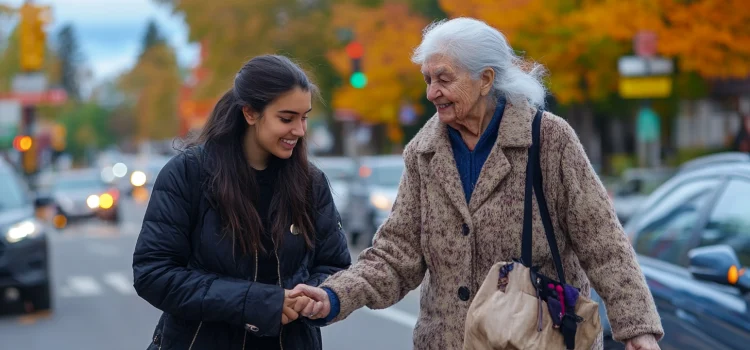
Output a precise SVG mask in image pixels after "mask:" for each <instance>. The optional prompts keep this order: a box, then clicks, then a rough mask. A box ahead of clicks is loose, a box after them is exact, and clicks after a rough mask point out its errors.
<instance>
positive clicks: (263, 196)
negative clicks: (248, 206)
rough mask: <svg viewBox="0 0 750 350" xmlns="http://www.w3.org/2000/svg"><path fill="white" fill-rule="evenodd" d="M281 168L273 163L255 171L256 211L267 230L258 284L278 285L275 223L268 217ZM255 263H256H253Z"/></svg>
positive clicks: (264, 237) (263, 237)
mask: <svg viewBox="0 0 750 350" xmlns="http://www.w3.org/2000/svg"><path fill="white" fill-rule="evenodd" d="M278 169H279V166H278V164H277V162H275V161H271V162H270V163H269V165H268V167H266V168H265V169H263V170H254V171H253V172H254V174H255V179H256V181H257V182H258V188H259V190H260V191H259V196H258V203H257V206H256V208H255V210H257V211H258V215H259V216H260V218H261V220H262V224H263V227H264V228H265V229H264V231H263V233H262V234H261V244H262V245H263V249H265V251H266V252H265V254H264V253H262V252H258V267H259V268H258V282H260V283H266V284H278V283H279V279H278V277H279V272H278V260H276V254H275V249H276V248H275V245H274V242H273V237H272V233H271V226H272V225H273V222H272V221H271V218H269V217H268V212H269V210H270V207H271V200H272V198H273V196H274V192H275V191H274V187H275V184H276V176H277V175H278V172H279V171H278ZM253 263H254V262H253Z"/></svg>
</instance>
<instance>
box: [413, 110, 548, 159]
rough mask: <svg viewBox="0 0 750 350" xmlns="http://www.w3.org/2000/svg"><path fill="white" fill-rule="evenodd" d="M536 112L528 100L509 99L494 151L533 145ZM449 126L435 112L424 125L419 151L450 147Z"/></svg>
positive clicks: (424, 151)
mask: <svg viewBox="0 0 750 350" xmlns="http://www.w3.org/2000/svg"><path fill="white" fill-rule="evenodd" d="M535 113H536V109H534V108H533V107H531V106H530V105H529V103H528V102H526V101H523V102H521V103H518V102H514V103H511V102H510V101H508V102H507V103H506V104H505V110H504V111H503V118H502V120H501V121H500V127H499V129H498V135H497V142H496V143H495V146H494V147H493V151H494V148H496V147H500V148H506V147H524V148H528V147H531V122H532V120H533V119H534V114H535ZM447 128H448V126H447V125H446V124H444V123H442V122H441V121H440V120H439V119H438V115H437V113H435V115H434V116H433V117H432V118H430V120H429V121H428V122H427V123H426V124H425V126H424V136H423V138H422V140H420V142H419V145H418V146H417V152H419V153H429V152H437V151H438V150H440V149H442V148H443V147H445V146H447V147H448V149H450V140H449V139H448V129H447Z"/></svg>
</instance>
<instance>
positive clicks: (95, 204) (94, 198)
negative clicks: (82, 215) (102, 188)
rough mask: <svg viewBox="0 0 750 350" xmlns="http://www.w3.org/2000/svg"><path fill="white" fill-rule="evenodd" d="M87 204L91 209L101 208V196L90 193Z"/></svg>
mask: <svg viewBox="0 0 750 350" xmlns="http://www.w3.org/2000/svg"><path fill="white" fill-rule="evenodd" d="M86 205H88V206H89V208H90V209H96V208H99V196H98V195H95V194H92V195H90V196H89V197H88V198H86Z"/></svg>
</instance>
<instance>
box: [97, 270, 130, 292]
mask: <svg viewBox="0 0 750 350" xmlns="http://www.w3.org/2000/svg"><path fill="white" fill-rule="evenodd" d="M104 282H105V283H107V284H108V285H109V286H110V287H112V288H114V289H115V290H116V291H118V292H120V294H125V295H132V294H135V289H134V288H133V283H131V282H130V279H128V278H127V277H125V276H124V275H123V274H121V273H119V272H111V273H108V274H106V275H104Z"/></svg>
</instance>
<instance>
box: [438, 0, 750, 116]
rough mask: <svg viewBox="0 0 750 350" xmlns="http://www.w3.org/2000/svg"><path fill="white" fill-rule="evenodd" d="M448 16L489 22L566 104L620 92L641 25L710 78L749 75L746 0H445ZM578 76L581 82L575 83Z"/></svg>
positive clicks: (684, 66) (666, 50) (666, 51)
mask: <svg viewBox="0 0 750 350" xmlns="http://www.w3.org/2000/svg"><path fill="white" fill-rule="evenodd" d="M440 5H441V7H442V8H443V10H444V11H445V12H446V13H448V14H449V15H450V16H451V17H459V16H472V17H476V18H479V19H482V20H484V21H486V22H487V23H488V24H490V25H492V26H494V27H495V28H497V29H499V30H500V31H502V32H503V33H505V34H506V36H507V37H508V38H509V41H510V43H511V45H513V47H514V48H515V49H517V50H522V51H524V52H525V54H526V56H528V57H530V58H533V59H536V60H539V61H540V62H541V63H543V64H545V65H546V66H547V67H548V69H549V71H550V78H549V85H550V89H551V90H552V92H553V93H555V95H556V96H557V97H558V99H559V100H560V101H561V102H563V103H568V102H580V101H583V100H584V99H587V98H588V99H598V98H603V97H606V96H607V95H608V93H610V92H614V91H616V88H617V85H616V81H617V79H618V76H617V59H618V58H619V56H621V55H626V54H632V40H633V37H634V36H635V35H636V33H638V32H639V31H642V30H651V31H654V32H656V33H657V35H658V38H659V39H658V40H659V41H658V47H657V50H658V52H659V53H660V54H661V55H664V56H667V57H675V58H679V60H678V62H679V64H680V69H681V70H687V71H695V72H698V73H699V74H700V75H701V76H703V77H705V78H729V77H734V78H743V77H747V76H748V75H750V25H748V23H750V7H748V6H747V1H745V0H727V1H716V0H696V1H681V0H629V1H621V0H580V1H572V0H525V1H521V0H516V1H513V0H498V1H486V0H440ZM576 80H578V81H576Z"/></svg>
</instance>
